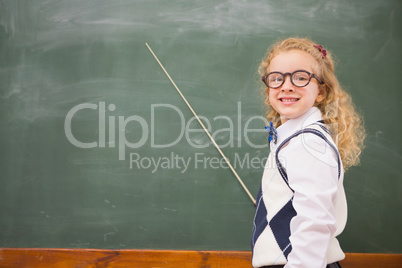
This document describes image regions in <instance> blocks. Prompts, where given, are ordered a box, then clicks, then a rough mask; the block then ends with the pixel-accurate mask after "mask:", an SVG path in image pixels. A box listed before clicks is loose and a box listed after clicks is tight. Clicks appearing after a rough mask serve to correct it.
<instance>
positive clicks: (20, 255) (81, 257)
mask: <svg viewBox="0 0 402 268" xmlns="http://www.w3.org/2000/svg"><path fill="white" fill-rule="evenodd" d="M250 260H251V253H250V252H249V251H185V250H144V249H126V250H124V249H122V250H108V249H55V248H0V267H33V268H37V267H46V268H47V267H58V268H64V267H211V268H212V267H220V268H221V267H228V268H229V267H231V268H233V267H238V268H240V267H251V264H250ZM341 264H342V267H344V268H359V267H362V268H363V267H364V268H378V267H387V268H394V267H395V268H396V267H401V266H402V254H371V253H347V254H346V259H345V260H343V261H342V262H341Z"/></svg>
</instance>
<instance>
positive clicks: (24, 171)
mask: <svg viewBox="0 0 402 268" xmlns="http://www.w3.org/2000/svg"><path fill="white" fill-rule="evenodd" d="M401 9H402V2H401V1H399V0H393V1H392V0H388V1H383V0H369V1H365V0H364V1H363V0H359V1H342V0H334V1H318V0H316V1H314V0H301V1H265V0H264V1H263V0H252V1H242V0H233V1H215V0H203V1H177V0H174V1H161V0H150V1H149V0H147V1H128V0H117V1H109V0H91V1H78V0H51V1H48V0H46V1H45V0H33V1H22V0H21V1H19V0H15V1H0V133H1V135H0V136H1V138H0V183H1V187H0V246H1V247H57V248H148V249H154V248H155V249H195V250H198V249H203V250H214V249H219V250H248V249H249V238H250V233H251V229H252V219H253V214H254V205H253V203H252V202H251V200H250V198H249V197H248V196H247V194H246V192H245V191H244V190H243V188H242V187H241V185H240V183H239V182H238V181H237V180H236V178H235V176H234V175H233V173H232V172H231V170H230V169H229V168H228V167H227V165H226V164H225V163H224V162H223V161H222V158H221V156H220V155H219V153H218V152H217V150H216V149H215V148H214V146H213V144H212V143H211V141H210V140H209V139H208V136H207V135H206V134H205V133H203V132H202V129H201V128H200V126H199V124H198V122H197V121H196V120H194V116H193V114H192V113H191V112H190V110H189V109H188V108H187V106H186V105H185V103H184V102H183V100H182V99H181V97H180V96H179V94H178V93H177V91H176V89H175V88H174V87H173V86H172V84H171V82H170V81H169V80H168V78H167V77H166V75H165V74H164V73H163V71H162V69H161V68H160V67H159V65H158V63H157V62H156V61H155V59H154V58H153V56H152V55H151V53H150V52H149V51H148V49H147V47H146V46H145V43H146V42H147V43H148V44H149V45H150V46H151V47H152V49H153V50H154V51H155V53H156V54H157V56H158V57H159V59H160V60H161V62H162V63H163V64H164V66H165V67H166V69H167V71H168V72H169V73H170V75H171V76H172V78H173V79H174V81H175V82H176V84H177V85H178V87H179V88H180V89H181V91H182V92H183V94H184V95H185V96H186V98H187V99H188V101H189V103H190V104H191V105H192V107H193V108H194V110H195V111H196V113H197V114H198V115H199V116H200V117H201V120H202V121H203V122H204V124H205V125H206V126H207V127H208V128H209V130H210V132H211V134H212V135H213V137H214V138H215V139H216V141H217V143H218V144H219V145H220V146H221V147H222V151H223V152H224V153H225V155H226V156H227V157H228V159H229V160H230V161H231V162H232V163H233V164H234V167H235V169H236V171H237V172H238V174H239V176H240V177H241V178H242V180H243V181H244V183H245V185H246V186H247V187H248V189H249V190H250V192H251V193H252V194H253V195H254V196H256V194H257V191H258V188H259V183H260V179H261V175H262V171H263V166H262V165H263V162H264V160H265V159H266V157H267V155H268V152H269V151H268V147H267V143H266V138H267V137H266V135H265V133H264V132H263V127H264V125H265V122H264V120H263V119H262V118H263V117H262V116H263V114H264V105H263V98H262V95H261V91H260V87H261V85H260V83H259V77H258V75H257V71H256V70H257V67H258V65H259V62H260V60H261V59H262V57H263V55H264V53H265V51H266V49H267V47H268V46H269V45H270V44H272V43H273V42H274V41H275V40H277V39H278V38H281V37H287V36H294V35H298V36H307V37H310V38H312V39H313V40H316V41H317V42H318V43H320V44H322V45H323V46H324V47H325V48H328V49H329V50H331V51H332V52H333V53H334V54H335V55H336V56H337V60H338V62H339V64H338V71H337V75H338V77H339V79H340V81H341V83H342V84H343V85H344V86H345V87H346V88H347V90H348V91H349V92H350V93H351V95H352V96H353V98H354V100H355V103H356V105H357V106H358V107H359V108H360V110H361V111H362V113H363V114H364V117H365V125H366V127H367V132H368V138H367V143H366V149H365V151H364V154H363V156H362V163H361V165H360V166H359V167H354V168H352V169H351V170H350V171H349V172H348V173H346V175H345V188H346V192H347V197H348V203H349V221H348V225H347V227H346V230H345V231H344V233H343V234H342V235H341V237H340V240H341V243H342V245H343V248H344V250H345V251H352V252H398V253H402V248H401V246H400V237H401V236H402V232H401V229H400V228H399V226H400V224H401V213H400V212H401V210H402V200H401V196H402V194H401V193H402V178H401V169H400V164H401V160H402V159H401V139H400V133H401V132H402V129H401V124H400V120H401V108H400V107H401V98H402V94H401V90H400V88H401V83H400V77H401V75H402V73H401V70H402V61H401V59H402V57H401V56H402V53H401V47H402V31H401V25H402V14H401Z"/></svg>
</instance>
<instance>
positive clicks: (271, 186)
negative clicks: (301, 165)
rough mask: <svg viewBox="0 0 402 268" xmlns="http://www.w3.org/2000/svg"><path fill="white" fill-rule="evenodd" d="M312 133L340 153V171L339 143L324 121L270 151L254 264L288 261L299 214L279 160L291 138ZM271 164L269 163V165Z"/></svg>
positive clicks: (257, 217) (253, 240) (258, 208)
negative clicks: (292, 229) (292, 225)
mask: <svg viewBox="0 0 402 268" xmlns="http://www.w3.org/2000/svg"><path fill="white" fill-rule="evenodd" d="M305 133H311V134H313V135H317V136H319V137H320V138H322V139H324V140H325V141H326V142H327V143H328V144H329V145H330V146H331V147H332V148H333V150H335V152H336V154H337V156H338V179H339V177H340V174H341V160H340V157H339V153H338V150H337V148H336V146H335V145H334V144H333V143H332V140H330V138H328V137H329V132H328V130H327V129H326V128H325V126H324V125H321V124H318V123H314V124H312V125H309V126H308V127H306V128H304V129H301V130H299V131H297V132H296V133H294V134H293V135H291V136H290V137H288V138H287V139H286V140H284V141H283V142H282V143H281V144H280V145H279V146H278V147H277V148H276V149H275V150H274V151H271V153H270V154H269V157H268V160H267V164H266V167H265V171H264V173H266V172H267V174H264V176H263V179H262V182H261V187H260V190H259V192H258V196H257V203H256V213H255V216H254V222H253V223H254V224H253V233H252V238H251V248H252V252H253V265H255V266H256V267H258V266H264V265H280V264H286V263H287V256H288V255H289V253H290V252H291V251H292V245H291V243H290V240H289V237H290V221H291V219H292V218H293V217H294V216H295V215H296V211H295V210H294V208H293V205H292V201H293V190H292V189H291V187H290V186H289V183H288V177H287V174H286V170H285V169H284V168H283V167H282V165H281V162H280V161H279V158H278V154H279V151H280V150H281V148H282V147H283V146H284V145H285V144H287V143H288V142H289V141H290V140H291V139H292V138H294V137H296V136H298V135H302V134H305ZM268 165H270V166H268Z"/></svg>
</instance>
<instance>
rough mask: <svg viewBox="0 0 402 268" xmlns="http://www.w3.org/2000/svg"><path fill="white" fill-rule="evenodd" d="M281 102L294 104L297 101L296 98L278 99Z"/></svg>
mask: <svg viewBox="0 0 402 268" xmlns="http://www.w3.org/2000/svg"><path fill="white" fill-rule="evenodd" d="M279 100H280V101H281V102H296V101H298V100H299V99H298V98H280V99H279Z"/></svg>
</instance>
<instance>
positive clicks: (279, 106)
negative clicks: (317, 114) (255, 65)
mask: <svg viewBox="0 0 402 268" xmlns="http://www.w3.org/2000/svg"><path fill="white" fill-rule="evenodd" d="M315 65H317V62H316V60H315V59H314V58H313V57H312V56H311V55H309V54H308V53H306V52H304V51H301V50H291V51H287V52H281V53H279V54H278V55H277V56H275V57H274V58H273V59H272V61H271V64H270V66H269V70H268V72H281V73H293V72H294V71H296V70H305V71H308V72H310V73H314V70H313V66H315ZM315 75H318V74H315ZM268 97H269V102H270V104H271V106H272V107H273V108H274V109H275V110H276V111H277V112H278V113H279V114H280V116H281V122H282V124H283V123H285V122H286V121H287V120H289V119H293V118H297V117H299V116H301V115H302V114H304V113H305V112H307V111H308V110H309V109H310V108H311V107H313V106H314V103H315V102H320V101H322V100H323V99H324V96H323V94H322V92H320V90H319V83H318V81H317V80H315V79H314V78H311V80H310V83H309V84H308V85H307V86H304V87H296V86H294V85H293V84H292V83H291V81H290V75H287V76H286V77H285V82H284V83H283V85H282V86H280V87H279V88H275V89H272V88H269V94H268Z"/></svg>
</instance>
